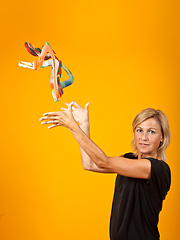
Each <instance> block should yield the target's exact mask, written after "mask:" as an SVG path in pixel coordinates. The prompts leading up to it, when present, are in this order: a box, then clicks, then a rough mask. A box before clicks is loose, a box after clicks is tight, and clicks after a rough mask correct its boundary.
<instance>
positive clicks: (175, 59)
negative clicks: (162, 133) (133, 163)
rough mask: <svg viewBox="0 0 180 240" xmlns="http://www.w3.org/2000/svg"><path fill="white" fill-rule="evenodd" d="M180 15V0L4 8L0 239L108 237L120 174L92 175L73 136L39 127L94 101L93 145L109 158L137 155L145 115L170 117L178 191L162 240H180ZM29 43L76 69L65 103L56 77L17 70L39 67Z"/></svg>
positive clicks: (70, 1)
mask: <svg viewBox="0 0 180 240" xmlns="http://www.w3.org/2000/svg"><path fill="white" fill-rule="evenodd" d="M179 8H180V4H179V1H177V0H172V1H164V0H163V1H162V0H159V1H155V0H151V1H142V0H140V1H132V0H128V1H122V0H111V1H107V0H103V1H102V0H101V1H98V0H96V1H95V0H91V1H89V0H87V1H82V0H76V1H74V0H66V1H61V0H60V1H54V2H50V1H47V0H44V1H43V2H38V1H37V2H27V1H22V0H19V1H13V0H10V1H6V2H4V1H2V0H1V15H0V20H1V38H0V43H1V83H0V84H1V87H0V97H1V101H0V104H1V160H0V239H2V240H12V239H13V240H32V239H33V240H49V239H53V240H58V239H67V240H68V239H78V240H79V239H83V240H84V239H86V240H88V239H89V240H90V239H96V240H106V239H109V236H108V228H109V227H108V225H109V217H110V210H111V202H112V196H113V188H114V180H115V175H103V174H95V173H90V172H85V171H83V170H82V167H81V163H80V153H79V146H78V144H77V143H76V141H75V140H74V139H73V136H72V135H71V133H70V132H68V130H66V129H63V128H56V129H51V130H47V128H46V126H41V125H40V123H39V121H38V120H39V118H40V117H41V116H42V114H43V113H44V112H47V111H58V110H59V109H60V108H61V107H62V106H63V105H64V102H70V101H72V100H74V101H77V102H78V103H79V104H80V105H83V106H84V105H85V103H86V102H88V101H90V102H91V105H90V119H91V136H92V139H93V140H94V141H95V142H96V143H97V144H98V145H99V146H100V147H101V148H102V149H103V150H104V151H105V152H106V153H107V154H108V155H110V156H113V155H120V154H123V153H124V152H128V151H130V150H131V147H130V142H131V138H132V132H131V122H132V120H133V118H134V116H135V114H136V113H137V112H139V111H140V110H142V109H143V108H146V107H154V108H160V109H162V110H163V111H164V112H165V113H166V114H167V116H168V118H169V121H170V126H171V131H172V142H171V145H170V147H169V149H168V151H167V156H168V159H169V161H168V164H169V165H170V167H171V170H172V187H171V191H170V192H169V194H168V196H167V199H166V201H165V202H164V209H163V211H162V213H161V214H160V223H159V229H160V234H161V237H162V239H163V240H169V239H178V238H179V232H178V226H179V214H180V211H179V210H180V207H179V197H180V191H179V190H180V189H179V182H178V181H179V178H178V177H179V176H178V174H179V171H178V170H179V167H180V161H179V158H178V155H179V153H178V149H179V135H178V134H179V127H178V124H179V121H180V111H179V110H180V109H179V106H180V105H179V104H180V95H179V86H180V84H179V77H180V71H179V57H180V45H179V42H180V32H179V23H180V15H179ZM25 41H27V42H30V43H32V44H34V45H35V46H37V47H38V46H40V47H41V46H42V45H43V44H44V43H45V41H48V42H49V43H50V44H51V46H52V47H53V48H54V50H55V51H56V53H57V55H58V56H59V58H60V59H61V60H62V61H63V62H64V63H65V64H66V65H67V66H68V68H69V69H70V70H71V71H72V73H73V75H74V79H75V80H74V83H73V85H72V86H71V87H68V88H67V89H65V94H64V96H63V97H62V100H61V101H60V102H58V103H55V102H54V101H53V98H52V96H51V92H50V87H49V80H50V74H51V69H49V68H46V69H43V70H41V71H39V72H35V71H32V70H28V69H22V68H20V67H19V66H18V62H19V61H20V60H23V61H33V60H34V58H33V57H32V56H31V55H30V54H29V53H28V52H27V51H26V49H25V47H24V45H23V44H24V42H25ZM65 78H66V74H65V73H64V75H63V79H65Z"/></svg>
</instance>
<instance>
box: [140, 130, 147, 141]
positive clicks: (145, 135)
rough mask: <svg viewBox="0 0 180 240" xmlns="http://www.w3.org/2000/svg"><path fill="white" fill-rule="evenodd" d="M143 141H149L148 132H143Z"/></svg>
mask: <svg viewBox="0 0 180 240" xmlns="http://www.w3.org/2000/svg"><path fill="white" fill-rule="evenodd" d="M141 139H142V140H147V139H148V137H147V133H146V132H143V134H142V136H141Z"/></svg>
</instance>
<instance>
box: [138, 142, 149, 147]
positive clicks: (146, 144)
mask: <svg viewBox="0 0 180 240" xmlns="http://www.w3.org/2000/svg"><path fill="white" fill-rule="evenodd" d="M139 145H140V146H142V147H146V146H149V144H148V143H139Z"/></svg>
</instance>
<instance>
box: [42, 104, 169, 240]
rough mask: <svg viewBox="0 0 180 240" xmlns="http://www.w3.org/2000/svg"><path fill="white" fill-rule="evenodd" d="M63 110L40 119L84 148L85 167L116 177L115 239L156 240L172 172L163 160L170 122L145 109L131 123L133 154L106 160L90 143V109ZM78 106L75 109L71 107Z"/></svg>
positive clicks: (112, 228) (112, 224)
mask: <svg viewBox="0 0 180 240" xmlns="http://www.w3.org/2000/svg"><path fill="white" fill-rule="evenodd" d="M66 105H67V106H68V108H67V109H65V108H62V110H63V111H61V112H51V113H45V114H44V115H43V117H42V118H41V119H40V121H43V122H42V124H51V125H50V126H49V127H48V128H53V127H57V126H64V127H66V128H68V129H69V130H70V131H71V132H72V134H73V135H74V137H75V138H76V140H77V142H78V143H79V145H80V149H81V159H82V164H83V168H84V169H85V170H90V171H94V172H101V173H116V174H117V177H116V184H115V191H114V198H113V204H112V211H111V220H110V238H111V240H158V239H159V231H158V227H157V224H158V217H159V212H160V211H161V208H162V202H163V200H164V199H165V196H166V194H167V192H168V191H169V189H170V184H171V173H170V168H169V166H168V165H167V164H166V163H165V162H164V160H165V159H166V156H165V151H166V148H167V147H168V145H169V143H170V130H169V124H168V120H167V118H166V116H165V114H164V113H163V112H162V111H161V110H154V109H152V108H147V109H145V110H143V111H142V112H140V113H139V114H137V116H136V117H135V119H134V121H133V124H132V125H133V132H134V137H133V141H132V145H133V148H134V153H126V154H124V155H122V156H120V157H108V156H107V155H106V154H105V153H104V152H103V151H102V150H101V149H100V148H99V147H98V146H97V145H96V144H95V143H94V142H93V141H92V140H91V139H90V132H89V114H88V106H89V103H87V104H86V106H85V109H83V108H81V107H80V106H79V105H78V104H77V103H76V102H72V103H70V104H66ZM73 105H74V106H73Z"/></svg>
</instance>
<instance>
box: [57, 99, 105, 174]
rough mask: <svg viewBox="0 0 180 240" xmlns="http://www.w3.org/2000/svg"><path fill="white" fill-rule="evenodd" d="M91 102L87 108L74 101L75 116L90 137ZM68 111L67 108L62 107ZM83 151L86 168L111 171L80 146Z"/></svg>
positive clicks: (95, 170)
mask: <svg viewBox="0 0 180 240" xmlns="http://www.w3.org/2000/svg"><path fill="white" fill-rule="evenodd" d="M89 104H90V103H89V102H88V103H87V104H86V105H85V108H82V107H81V106H80V105H79V104H78V103H76V102H74V106H75V107H74V106H73V107H72V110H73V117H74V119H75V121H76V122H78V123H79V127H80V128H81V129H82V131H83V132H84V133H85V134H86V135H87V136H88V137H89V138H90V123H89ZM65 105H66V106H69V104H68V103H65ZM61 109H62V110H64V111H66V110H67V109H66V108H61ZM80 153H81V161H82V166H83V169H84V170H88V171H92V172H101V173H109V172H108V171H105V170H103V169H101V168H98V167H97V166H96V164H95V163H94V162H93V161H92V160H91V158H90V157H89V156H88V155H87V153H86V152H85V151H84V150H83V149H82V147H81V146H80Z"/></svg>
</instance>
